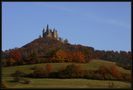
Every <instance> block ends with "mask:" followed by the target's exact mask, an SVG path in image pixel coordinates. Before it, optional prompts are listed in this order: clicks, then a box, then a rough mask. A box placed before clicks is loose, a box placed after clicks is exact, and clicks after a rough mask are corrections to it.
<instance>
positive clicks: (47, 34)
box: [39, 24, 68, 43]
mask: <svg viewBox="0 0 133 90" xmlns="http://www.w3.org/2000/svg"><path fill="white" fill-rule="evenodd" d="M45 37H49V38H54V39H56V40H59V41H61V42H62V43H68V40H67V39H65V40H63V39H62V38H61V37H58V32H57V30H56V29H55V28H54V29H53V30H52V29H50V28H49V25H48V24H47V27H46V29H45V28H43V30H42V38H45ZM39 38H41V35H39Z"/></svg>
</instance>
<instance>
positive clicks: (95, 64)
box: [2, 60, 131, 88]
mask: <svg viewBox="0 0 133 90" xmlns="http://www.w3.org/2000/svg"><path fill="white" fill-rule="evenodd" d="M46 64H47V63H42V64H33V65H22V66H11V67H3V68H2V81H3V82H4V83H5V84H6V85H7V87H9V88H48V87H51V88H57V87H61V88H73V87H75V88H95V87H97V88H100V87H101V88H109V84H110V82H111V83H113V86H112V87H115V88H130V87H131V84H130V83H127V82H120V81H107V80H89V79H46V78H43V79H31V78H28V79H30V81H31V83H30V84H22V83H17V82H10V81H11V80H12V79H13V78H12V77H11V74H12V73H14V72H15V71H16V70H20V71H23V72H25V73H30V72H32V70H31V67H34V66H39V67H40V66H45V65H46ZM50 64H52V66H53V69H54V71H56V70H59V69H60V68H63V67H66V66H67V65H69V64H72V63H50ZM76 64H80V65H81V66H82V67H83V68H86V69H91V70H96V69H98V68H99V67H100V66H101V65H107V66H109V65H112V64H115V63H114V62H109V61H102V60H92V61H91V62H90V63H76ZM118 68H119V70H121V71H122V72H126V73H131V72H130V70H125V69H123V68H121V67H118Z"/></svg>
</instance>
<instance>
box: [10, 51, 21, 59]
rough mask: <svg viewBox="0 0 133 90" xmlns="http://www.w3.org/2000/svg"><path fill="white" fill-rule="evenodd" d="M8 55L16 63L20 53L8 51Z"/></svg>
mask: <svg viewBox="0 0 133 90" xmlns="http://www.w3.org/2000/svg"><path fill="white" fill-rule="evenodd" d="M9 55H10V56H11V57H12V58H13V59H14V60H16V61H18V60H20V59H21V53H20V52H19V51H18V50H12V51H10V53H9Z"/></svg>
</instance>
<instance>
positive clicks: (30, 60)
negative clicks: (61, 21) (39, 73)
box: [2, 25, 132, 69]
mask: <svg viewBox="0 0 133 90" xmlns="http://www.w3.org/2000/svg"><path fill="white" fill-rule="evenodd" d="M92 59H101V60H108V61H112V62H116V63H117V64H118V65H119V66H122V67H124V68H126V69H131V62H132V56H131V52H130V51H129V52H126V51H120V52H117V51H113V50H112V51H105V50H96V49H94V48H93V47H91V46H83V45H80V44H78V45H73V44H70V43H69V42H68V40H67V39H65V40H63V39H62V38H60V37H59V35H58V32H57V30H56V29H53V31H52V29H50V28H49V26H48V25H47V28H46V32H45V29H43V33H42V36H39V38H37V39H35V40H33V41H31V42H30V43H27V44H26V45H24V46H22V47H20V48H14V49H9V50H6V51H3V52H2V65H3V66H12V65H24V64H35V63H48V62H55V63H59V62H62V63H63V62H79V63H88V62H90V60H92Z"/></svg>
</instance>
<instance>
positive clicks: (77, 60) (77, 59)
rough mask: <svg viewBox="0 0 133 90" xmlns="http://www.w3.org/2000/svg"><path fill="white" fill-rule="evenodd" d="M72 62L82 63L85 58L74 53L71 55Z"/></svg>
mask: <svg viewBox="0 0 133 90" xmlns="http://www.w3.org/2000/svg"><path fill="white" fill-rule="evenodd" d="M73 60H74V62H80V63H81V62H84V61H85V56H84V54H83V53H82V52H80V51H76V52H74V53H73Z"/></svg>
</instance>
